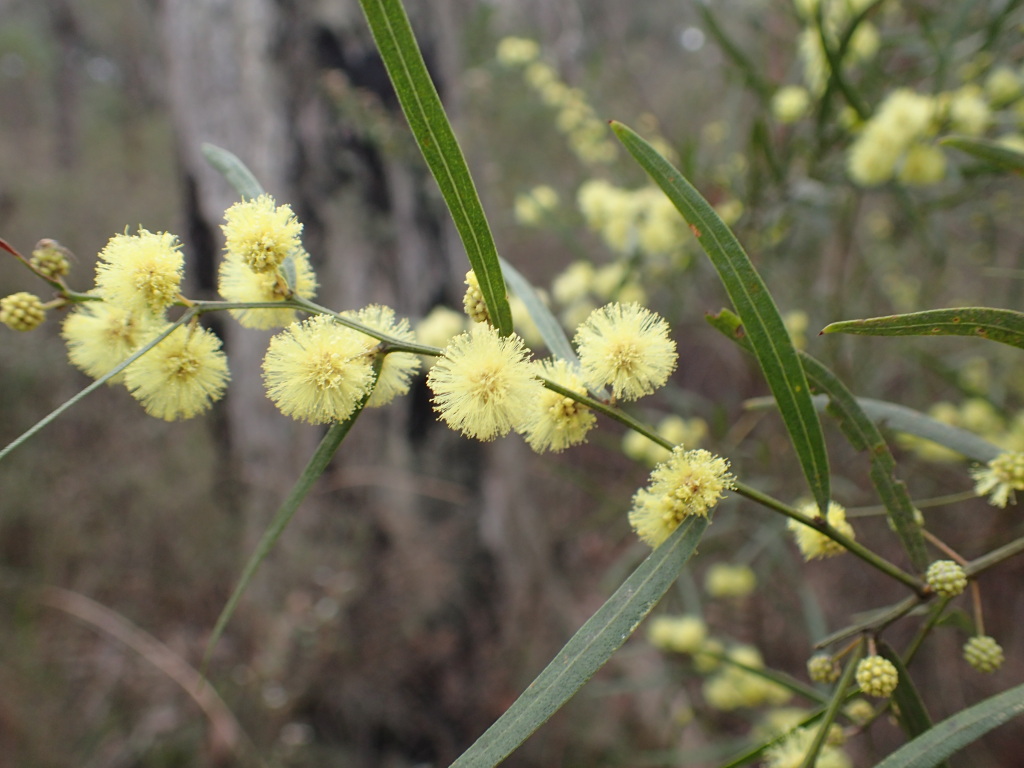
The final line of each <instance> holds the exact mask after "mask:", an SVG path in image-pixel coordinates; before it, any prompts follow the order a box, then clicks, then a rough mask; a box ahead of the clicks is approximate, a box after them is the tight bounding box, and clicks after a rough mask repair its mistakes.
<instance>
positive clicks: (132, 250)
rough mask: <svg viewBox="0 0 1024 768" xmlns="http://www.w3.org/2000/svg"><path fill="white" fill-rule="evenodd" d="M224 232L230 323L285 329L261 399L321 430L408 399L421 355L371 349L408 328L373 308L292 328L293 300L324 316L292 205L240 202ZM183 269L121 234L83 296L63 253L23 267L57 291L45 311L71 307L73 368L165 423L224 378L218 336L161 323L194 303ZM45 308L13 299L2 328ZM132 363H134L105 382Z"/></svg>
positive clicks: (24, 296) (211, 394) (174, 259)
mask: <svg viewBox="0 0 1024 768" xmlns="http://www.w3.org/2000/svg"><path fill="white" fill-rule="evenodd" d="M222 229H223V231H224V238H225V249H224V260H223V262H222V263H221V265H220V269H219V285H218V288H219V292H220V294H221V297H222V298H224V299H225V301H226V302H228V307H227V308H228V309H229V311H230V312H231V314H232V315H233V316H234V317H235V318H236V319H237V320H238V321H239V323H240V324H241V325H243V326H245V327H249V328H259V329H270V328H280V327H283V326H287V328H286V329H285V330H284V331H282V332H281V333H279V334H278V335H277V336H275V337H274V338H273V339H272V340H271V342H270V345H269V348H268V350H267V354H266V357H265V359H264V363H263V376H264V382H265V384H266V388H267V394H268V396H269V397H270V399H271V400H273V401H274V403H275V404H276V405H277V406H278V408H279V409H280V410H281V411H282V412H283V413H285V414H286V415H288V416H291V417H293V418H295V419H299V420H302V421H307V422H311V423H316V424H320V423H328V422H332V421H340V420H343V419H345V418H347V417H348V416H349V415H351V413H352V412H353V411H354V410H355V408H356V407H357V405H358V404H359V403H361V402H364V401H365V404H366V405H368V406H370V407H374V406H379V405H384V404H386V403H388V402H390V401H391V400H392V399H393V398H394V397H396V396H398V395H399V394H403V393H405V392H407V391H408V389H409V386H410V381H411V378H412V376H413V375H414V374H415V373H416V371H417V370H418V369H419V366H420V361H419V358H418V357H417V356H416V355H413V354H411V353H408V352H402V351H390V350H389V349H387V348H383V349H382V348H381V345H380V343H379V341H378V339H387V340H389V341H390V342H391V343H393V344H394V343H397V344H399V345H401V344H403V343H414V342H415V337H414V334H413V332H412V329H411V328H410V327H409V323H408V321H406V320H404V319H399V318H396V317H395V313H394V312H393V311H392V310H391V309H389V308H387V307H383V306H379V305H371V306H369V307H365V308H364V309H361V310H359V311H358V312H347V313H343V314H342V315H339V316H337V317H331V316H328V315H322V314H314V316H313V317H311V318H309V319H307V320H305V321H303V322H299V321H298V311H299V309H298V308H297V307H296V303H295V302H292V303H289V304H285V303H284V302H286V301H287V300H290V299H291V300H306V304H307V306H308V308H309V309H311V310H314V311H319V310H318V309H317V308H316V307H313V306H312V305H308V300H309V299H311V298H312V297H313V296H314V294H315V291H316V287H317V284H316V277H315V275H314V274H313V270H312V267H311V266H310V260H309V254H308V253H307V252H306V250H305V249H304V248H303V246H302V239H301V235H302V224H301V223H300V222H299V221H298V220H297V219H296V217H295V214H294V213H293V212H292V210H291V208H290V207H289V206H287V205H277V204H276V203H275V202H274V200H273V198H271V197H269V196H268V195H261V196H259V197H257V198H255V199H251V200H246V201H243V202H239V203H236V204H235V205H233V206H231V207H230V208H229V209H228V210H227V211H226V212H225V214H224V224H223V225H222ZM184 261H185V260H184V255H183V253H182V248H181V243H180V242H179V241H178V239H177V238H176V237H175V236H174V235H172V234H170V233H168V232H150V231H148V230H146V229H141V228H140V229H139V230H138V231H137V232H135V233H134V234H133V233H129V232H128V231H125V232H124V233H120V234H117V235H114V236H113V237H112V238H110V241H109V242H108V243H107V244H106V246H105V247H104V248H103V249H102V250H101V251H100V253H99V256H98V259H97V263H96V278H95V285H94V287H93V288H92V290H90V291H89V293H88V294H83V295H79V297H78V298H74V293H73V292H71V291H70V290H69V289H67V287H66V285H65V284H64V283H63V277H64V275H65V274H67V272H68V262H67V258H66V251H65V250H64V249H63V248H62V247H61V246H59V245H58V244H57V243H55V242H53V241H46V240H44V241H40V243H39V245H38V246H37V247H36V250H35V251H34V252H33V255H32V259H31V260H30V261H29V266H30V267H31V268H32V269H33V270H34V271H35V272H36V273H37V274H38V275H39V276H41V277H43V278H44V279H46V280H48V281H50V282H51V283H54V284H55V285H56V286H57V287H59V288H61V289H62V294H63V296H62V298H59V299H56V300H55V301H54V302H53V303H52V306H58V305H64V304H67V303H74V304H75V308H74V309H73V310H72V311H71V312H70V313H69V314H68V316H67V317H66V318H65V320H64V323H63V326H62V330H61V333H62V335H63V337H64V339H65V341H66V343H67V348H68V357H69V359H70V360H71V362H72V364H73V365H75V366H76V367H78V368H79V369H81V370H82V371H83V372H85V373H86V374H88V375H90V376H92V377H94V378H97V379H98V378H102V377H109V378H108V380H109V382H110V383H121V384H124V385H125V386H126V387H127V389H128V390H129V392H131V394H132V395H133V396H134V397H135V398H136V399H137V400H138V401H139V402H140V403H141V404H142V406H143V407H144V408H145V410H146V412H147V413H149V414H151V415H152V416H155V417H157V418H161V419H165V420H168V421H173V420H176V419H184V418H191V417H193V416H196V415H198V414H200V413H202V412H203V411H205V410H207V409H208V408H209V407H210V405H211V404H212V403H214V402H215V401H217V400H218V399H219V398H220V397H221V396H223V394H224V392H225V390H226V387H227V382H228V379H229V373H228V365H227V358H226V357H225V355H224V353H223V351H222V350H221V342H220V339H219V338H218V337H217V336H216V335H215V334H214V333H213V332H212V331H210V330H208V329H206V328H204V327H202V326H200V325H199V324H198V323H197V322H196V321H195V319H194V318H193V319H192V320H191V321H189V322H188V323H185V324H182V323H180V322H178V323H175V322H172V321H171V320H170V319H169V318H168V313H169V310H170V309H171V308H172V307H174V306H182V307H188V306H192V305H193V304H194V302H192V301H191V300H189V299H188V298H186V297H184V296H183V295H182V294H181V284H182V278H183V274H184ZM69 297H70V298H69ZM237 305H248V306H237ZM275 305H281V306H280V307H278V306H275ZM50 306H51V305H45V304H43V303H42V302H41V301H40V300H39V299H38V298H37V297H35V296H34V295H32V294H28V293H19V294H14V295H12V296H8V297H5V298H4V299H2V300H0V321H2V322H4V323H5V324H7V325H9V326H11V327H12V328H15V329H17V330H30V329H31V328H34V327H36V326H37V325H39V323H41V322H42V321H43V319H44V318H45V311H46V309H48V308H50ZM303 308H305V307H303ZM349 326H352V327H349ZM354 328H357V329H362V330H364V331H365V333H364V332H360V330H355V329H354ZM143 352H144V353H143ZM140 353H141V354H140ZM136 354H139V356H138V359H136V360H134V361H132V362H131V363H130V364H129V365H127V367H125V368H124V369H123V370H122V371H120V372H118V373H117V374H116V375H113V376H110V374H111V372H112V371H114V370H115V369H117V368H118V367H119V366H122V365H123V364H124V363H125V361H127V360H128V359H129V357H131V356H133V355H136ZM378 358H380V359H379V360H378Z"/></svg>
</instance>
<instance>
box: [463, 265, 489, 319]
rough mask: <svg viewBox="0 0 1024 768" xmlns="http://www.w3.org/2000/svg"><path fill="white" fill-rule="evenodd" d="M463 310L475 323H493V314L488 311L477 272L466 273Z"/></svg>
mask: <svg viewBox="0 0 1024 768" xmlns="http://www.w3.org/2000/svg"><path fill="white" fill-rule="evenodd" d="M462 308H463V309H465V310H466V315H467V317H469V319H470V320H472V321H473V322H474V323H488V324H489V323H490V322H491V313H490V312H488V311H487V302H486V301H484V294H483V291H481V290H480V281H478V280H477V279H476V272H474V271H473V270H469V272H467V273H466V294H465V295H464V296H463V297H462Z"/></svg>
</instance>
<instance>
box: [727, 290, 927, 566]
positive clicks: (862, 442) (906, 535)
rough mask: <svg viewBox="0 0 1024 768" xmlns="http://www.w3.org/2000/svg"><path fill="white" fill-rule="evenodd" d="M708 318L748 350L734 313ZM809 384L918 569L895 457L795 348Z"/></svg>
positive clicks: (855, 406)
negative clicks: (862, 458) (862, 456)
mask: <svg viewBox="0 0 1024 768" xmlns="http://www.w3.org/2000/svg"><path fill="white" fill-rule="evenodd" d="M707 319H708V322H709V323H711V325H713V326H714V327H715V328H717V329H718V330H719V331H721V332H722V333H723V334H725V335H726V336H728V337H729V338H731V339H733V340H735V341H737V342H738V343H740V345H741V346H743V347H744V348H745V349H746V350H747V351H748V352H749V351H752V350H751V347H750V343H749V341H748V340H747V338H746V335H745V333H744V332H743V324H742V321H741V320H740V318H739V317H737V316H736V314H735V313H733V312H730V311H729V310H728V309H723V310H722V311H721V312H719V313H718V314H717V315H708V317H707ZM799 356H800V362H801V364H802V365H803V367H804V371H805V372H806V374H807V378H808V380H809V381H810V383H811V386H812V387H813V388H815V389H816V390H818V391H819V392H823V393H825V395H826V396H827V397H828V400H829V403H830V404H829V406H828V407H827V411H828V413H829V414H831V415H832V416H833V417H834V418H835V419H836V421H837V422H838V423H839V427H840V429H842V431H843V434H845V435H846V438H847V439H848V440H849V441H850V444H851V445H852V446H853V447H854V448H855V449H857V450H858V451H867V452H868V457H869V459H870V461H871V469H870V477H871V482H872V484H873V485H874V486H875V490H877V491H878V495H879V498H881V500H882V503H883V504H884V505H885V509H886V512H887V513H888V514H889V519H890V520H892V524H893V528H894V529H895V531H896V534H897V535H898V536H899V537H900V540H901V541H902V543H903V547H904V549H905V550H906V551H907V555H908V556H909V557H910V562H911V563H913V565H914V567H915V568H916V569H917V570H918V571H919V572H923V571H924V570H925V569H926V568H927V567H928V562H929V560H928V551H927V549H926V548H925V543H924V536H923V535H922V533H921V527H920V526H919V525H918V524H917V521H916V520H915V519H914V517H915V516H914V504H913V502H912V501H911V500H910V493H909V492H908V491H907V487H906V485H904V484H903V482H902V481H901V480H898V479H897V478H896V460H895V459H894V458H893V455H892V452H891V451H890V450H889V446H888V444H887V443H886V442H885V439H884V438H883V437H882V433H881V432H879V430H878V428H877V427H876V426H875V424H874V422H873V421H872V420H871V419H870V418H869V417H868V415H867V414H866V413H865V412H864V409H863V408H862V407H861V405H860V402H859V401H858V400H857V399H856V398H855V397H854V396H853V394H852V393H851V392H850V391H849V390H848V389H847V388H846V386H845V385H844V384H843V383H842V382H841V381H839V379H837V378H836V376H835V374H833V373H832V371H830V370H829V369H828V368H827V367H825V366H824V365H822V363H821V362H819V361H818V360H816V359H815V358H813V357H811V356H810V355H808V354H806V353H804V352H799ZM812 401H815V403H816V404H815V407H818V408H820V399H819V398H812Z"/></svg>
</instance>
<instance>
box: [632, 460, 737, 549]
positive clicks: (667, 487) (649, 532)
mask: <svg viewBox="0 0 1024 768" xmlns="http://www.w3.org/2000/svg"><path fill="white" fill-rule="evenodd" d="M735 487H736V481H735V478H734V477H733V475H732V473H730V472H729V461H728V460H727V459H723V458H722V457H721V456H715V455H714V454H712V453H710V452H708V451H705V450H703V449H698V450H694V451H687V450H684V449H683V447H682V446H681V445H680V446H676V448H675V449H674V450H673V451H672V455H671V456H670V457H669V458H668V460H666V461H664V462H662V463H661V464H659V465H658V466H657V467H655V468H654V471H653V472H652V473H651V477H650V482H649V483H648V485H647V487H646V488H641V489H640V490H639V491H637V492H636V494H635V495H634V496H633V508H632V509H631V510H630V512H629V523H630V525H631V526H632V527H633V530H634V531H636V533H637V535H638V536H639V537H640V538H641V539H642V540H643V541H644V542H646V543H647V544H648V545H649V546H650V547H651V548H654V547H657V546H659V545H660V544H661V543H662V542H664V541H665V539H667V538H668V537H669V535H671V533H672V532H673V531H674V530H675V529H676V528H678V527H679V524H680V523H681V522H683V520H685V519H686V518H687V517H689V516H690V515H699V516H701V517H707V514H708V512H709V510H711V509H712V508H713V507H714V506H715V505H716V504H717V503H718V501H719V500H720V499H721V498H722V496H723V494H724V492H725V491H727V490H730V489H732V488H735Z"/></svg>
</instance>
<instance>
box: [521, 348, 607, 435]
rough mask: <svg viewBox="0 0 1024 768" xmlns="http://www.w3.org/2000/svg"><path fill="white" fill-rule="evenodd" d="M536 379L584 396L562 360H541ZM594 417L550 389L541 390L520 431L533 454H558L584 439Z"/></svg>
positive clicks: (583, 388) (573, 372)
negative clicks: (538, 377) (545, 379)
mask: <svg viewBox="0 0 1024 768" xmlns="http://www.w3.org/2000/svg"><path fill="white" fill-rule="evenodd" d="M538 373H539V375H540V376H542V377H544V378H547V379H550V380H551V381H553V382H555V383H556V384H558V385H560V386H563V387H565V388H566V389H568V390H571V391H573V392H577V393H578V394H581V395H585V394H587V388H586V386H584V384H583V380H582V379H580V377H579V375H578V374H577V372H576V370H575V369H574V368H573V367H572V366H571V365H570V364H569V363H568V362H566V361H565V360H544V361H542V362H541V363H540V364H539V366H538ZM596 422H597V417H595V416H594V413H593V412H592V411H591V410H590V409H589V408H587V407H586V406H585V405H581V404H580V403H578V402H576V401H575V400H573V399H572V398H571V397H566V396H565V395H561V394H559V393H558V392H553V391H551V390H550V389H546V388H545V389H543V390H542V391H541V394H540V397H539V398H538V399H537V401H536V402H535V403H534V405H533V410H532V412H531V414H530V415H529V417H528V418H527V419H526V423H525V424H524V425H523V427H522V432H523V436H524V437H525V438H526V442H527V443H528V444H529V446H530V447H531V448H533V450H535V451H536V452H537V453H543V452H544V451H555V452H556V453H557V452H560V451H563V450H565V449H566V448H569V447H570V446H573V445H579V444H580V443H582V442H585V441H586V439H587V432H589V431H590V430H591V428H592V427H593V426H594V424H595V423H596Z"/></svg>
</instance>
